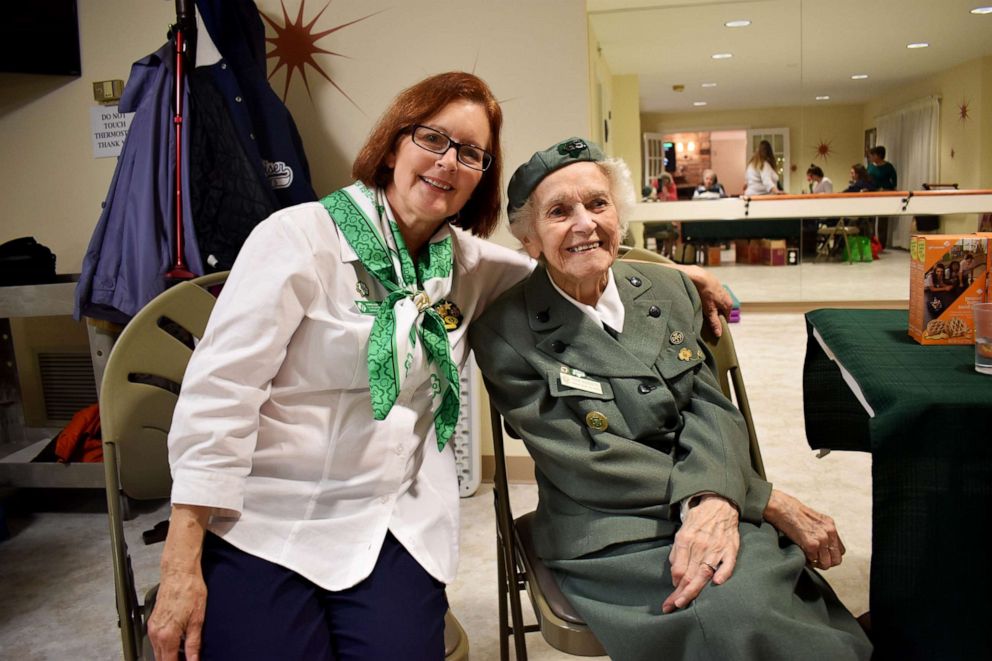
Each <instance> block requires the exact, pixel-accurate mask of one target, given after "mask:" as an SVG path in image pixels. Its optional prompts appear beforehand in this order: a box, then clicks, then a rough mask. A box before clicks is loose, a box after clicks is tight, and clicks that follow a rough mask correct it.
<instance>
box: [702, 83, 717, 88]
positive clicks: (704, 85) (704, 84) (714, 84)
mask: <svg viewBox="0 0 992 661" xmlns="http://www.w3.org/2000/svg"><path fill="white" fill-rule="evenodd" d="M700 87H716V83H703V84H702V85H700Z"/></svg>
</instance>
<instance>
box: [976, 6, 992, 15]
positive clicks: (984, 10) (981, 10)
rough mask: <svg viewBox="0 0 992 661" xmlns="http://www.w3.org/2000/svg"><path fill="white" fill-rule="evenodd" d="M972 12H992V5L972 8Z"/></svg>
mask: <svg viewBox="0 0 992 661" xmlns="http://www.w3.org/2000/svg"><path fill="white" fill-rule="evenodd" d="M971 13H972V14H992V7H975V8H974V9H972V10H971Z"/></svg>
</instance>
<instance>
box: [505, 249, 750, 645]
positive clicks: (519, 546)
mask: <svg viewBox="0 0 992 661" xmlns="http://www.w3.org/2000/svg"><path fill="white" fill-rule="evenodd" d="M622 259H624V260H627V261H662V260H659V259H658V255H656V254H654V253H651V252H649V251H642V250H640V249H636V248H635V249H630V250H629V251H624V256H623V257H622ZM721 322H722V325H723V334H722V335H721V336H720V338H717V337H716V336H715V335H713V333H712V331H710V330H709V327H708V326H707V325H705V324H704V326H703V342H704V343H705V344H706V346H707V347H708V348H709V350H710V351H711V352H712V353H713V357H714V359H715V362H716V368H717V369H716V372H717V378H718V380H719V382H720V388H721V389H722V390H723V394H724V395H726V396H727V397H728V398H730V399H732V400H733V401H734V402H735V403H736V404H737V407H738V409H740V411H741V414H742V415H743V416H744V420H745V422H746V423H747V431H748V440H749V445H750V454H751V465H752V466H753V467H754V469H755V471H757V473H758V474H759V475H760V476H761V477H762V478H764V477H765V468H764V462H763V461H762V459H761V449H760V448H759V447H758V437H757V434H756V433H755V429H754V422H753V421H752V420H751V408H750V406H749V404H748V399H747V391H746V390H745V388H744V378H743V376H742V374H741V369H740V363H739V362H738V361H737V351H736V349H735V348H734V340H733V338H732V337H731V335H730V328H729V326H728V325H727V320H726V319H724V318H723V317H721ZM489 406H490V414H491V421H492V433H493V454H494V455H495V467H496V471H495V475H494V476H493V499H494V501H495V506H496V556H497V574H498V586H499V630H500V659H501V661H508V659H509V653H510V651H509V639H510V638H511V637H512V638H513V643H514V651H515V653H516V658H517V660H518V661H526V659H527V642H526V638H525V636H526V634H527V633H529V632H532V631H540V632H541V635H543V636H544V639H545V640H546V641H547V642H548V644H549V645H551V646H552V647H554V648H555V649H558V650H560V651H562V652H566V653H568V654H574V655H577V656H601V655H603V654H605V653H606V652H605V651H604V650H603V646H602V645H601V644H600V642H599V641H598V640H597V639H596V637H595V635H593V633H592V631H591V630H590V629H589V627H588V626H587V625H586V623H585V622H584V621H583V619H582V618H581V617H580V616H579V615H578V613H576V612H575V609H574V608H573V607H572V605H571V604H570V603H568V599H566V597H565V595H564V594H562V592H561V590H559V588H558V583H557V581H555V579H554V576H553V575H552V573H551V570H550V569H548V568H547V566H545V564H544V563H543V562H542V561H541V559H540V558H539V557H538V556H537V553H536V552H535V550H534V544H533V537H532V533H531V530H532V526H533V517H534V513H533V512H529V513H527V514H524V515H523V516H521V517H519V518H517V519H514V518H513V512H512V508H511V506H510V498H509V488H508V484H507V477H506V459H505V457H504V454H503V430H504V423H503V420H502V417H501V416H500V414H499V411H497V410H496V407H495V406H493V405H492V403H490V405H489ZM505 429H506V432H507V433H508V434H510V435H511V436H513V437H515V438H516V437H517V436H516V434H515V432H513V430H512V429H510V428H508V427H506V428H505ZM524 589H526V590H527V593H528V594H529V595H530V600H531V605H532V607H533V609H534V614H535V616H536V617H537V624H531V625H525V624H524V620H523V613H522V608H521V602H520V591H521V590H524Z"/></svg>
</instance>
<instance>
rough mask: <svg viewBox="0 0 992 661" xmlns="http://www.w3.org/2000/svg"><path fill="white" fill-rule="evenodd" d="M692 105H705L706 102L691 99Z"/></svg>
mask: <svg viewBox="0 0 992 661" xmlns="http://www.w3.org/2000/svg"><path fill="white" fill-rule="evenodd" d="M692 105H694V106H705V105H706V102H705V101H693V102H692Z"/></svg>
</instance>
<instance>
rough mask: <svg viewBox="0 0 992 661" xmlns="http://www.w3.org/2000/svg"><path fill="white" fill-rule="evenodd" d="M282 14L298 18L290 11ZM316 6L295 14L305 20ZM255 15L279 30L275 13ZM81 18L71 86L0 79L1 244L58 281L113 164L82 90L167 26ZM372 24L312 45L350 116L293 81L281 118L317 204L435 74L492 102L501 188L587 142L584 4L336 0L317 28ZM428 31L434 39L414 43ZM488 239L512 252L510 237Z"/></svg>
mask: <svg viewBox="0 0 992 661" xmlns="http://www.w3.org/2000/svg"><path fill="white" fill-rule="evenodd" d="M284 1H285V5H286V9H287V11H288V13H289V14H290V16H291V17H295V15H296V11H297V8H298V7H299V5H300V0H284ZM324 4H326V3H309V2H308V3H305V7H306V9H307V14H306V15H305V16H304V18H305V19H311V18H313V17H314V16H315V15H316V13H317V12H318V11H320V10H321V9H322V8H323V6H324ZM258 5H259V7H260V9H261V10H262V11H263V12H265V13H267V14H268V15H269V16H272V17H274V18H276V19H277V21H278V22H281V21H282V18H281V16H282V9H281V7H280V1H279V0H259V1H258ZM78 7H79V27H80V42H81V50H82V64H83V74H82V76H81V77H79V78H64V77H59V78H53V77H45V76H32V75H4V76H0V88H2V89H3V94H2V95H0V143H2V144H3V145H4V154H5V158H4V159H3V160H2V162H0V200H2V202H0V205H2V206H0V214H2V217H3V232H2V233H0V240H3V239H6V238H13V237H17V236H22V235H34V236H35V237H37V239H38V240H39V241H41V242H42V243H44V244H46V245H48V246H49V247H50V248H52V250H53V251H54V252H55V253H56V255H57V256H58V270H59V272H62V273H71V272H78V270H79V267H80V264H81V263H82V256H83V253H84V251H85V249H86V246H87V244H88V243H89V239H90V235H91V234H92V231H93V228H94V226H95V224H96V222H97V219H98V218H99V215H100V204H101V202H102V200H103V198H104V196H105V195H106V193H107V189H108V186H109V184H110V180H111V177H112V175H113V171H114V166H115V161H116V159H113V158H104V159H94V158H93V156H92V152H91V147H90V136H89V109H90V107H91V106H93V105H95V104H94V101H93V97H92V86H91V83H92V82H94V81H99V80H108V79H114V78H119V79H123V80H126V79H127V76H128V72H129V70H130V66H131V63H132V62H133V61H135V60H137V59H139V58H140V57H142V56H144V55H146V54H148V53H150V52H152V51H154V50H156V49H157V48H158V47H159V46H160V45H161V44H162V43H163V42H164V41H165V34H166V31H167V30H168V26H169V24H170V22H171V21H174V16H173V13H172V12H173V11H174V3H172V2H167V1H165V0H79V5H78ZM377 12H378V13H377ZM369 15H371V16H370V17H369V18H367V19H365V20H363V21H360V22H358V23H355V24H354V25H350V26H347V27H345V28H343V29H341V30H339V31H337V32H334V33H333V34H332V35H330V36H328V37H326V38H325V39H324V40H322V41H321V42H320V45H321V46H322V47H324V48H326V49H327V50H331V51H334V52H337V53H340V54H342V55H344V56H345V57H332V56H321V55H318V56H317V61H318V62H319V63H320V64H322V65H323V66H324V67H325V70H326V71H327V72H328V74H329V75H330V77H331V78H332V79H333V80H334V81H335V83H337V84H338V85H339V86H340V87H341V88H342V89H344V90H345V91H346V92H347V93H348V95H349V96H350V97H351V98H352V99H353V100H354V102H355V103H354V104H352V103H351V102H350V101H348V99H346V98H345V97H344V96H343V95H342V94H341V93H340V92H338V91H337V90H336V89H335V88H334V87H333V86H332V85H331V84H330V83H328V82H327V81H326V80H324V78H323V77H321V76H320V75H319V74H317V73H316V72H314V71H313V70H312V69H310V70H308V72H307V73H308V80H309V82H310V89H311V91H312V93H313V96H312V98H311V97H309V96H308V95H307V91H306V89H305V88H304V87H303V85H302V84H300V80H299V77H298V75H297V77H296V79H294V81H293V83H292V86H291V88H290V92H289V96H288V99H287V105H288V107H289V109H290V111H291V112H292V113H293V116H294V118H295V120H296V122H297V124H298V125H299V128H300V133H301V135H302V136H303V140H304V145H305V147H306V151H307V155H308V157H309V160H310V165H311V170H312V173H313V181H314V187H315V188H316V190H317V191H318V193H323V192H327V191H329V190H331V189H333V188H335V187H337V186H340V185H342V184H345V183H347V182H348V181H349V180H350V174H349V173H350V169H351V168H350V164H351V160H352V158H353V157H354V154H355V153H357V150H358V149H359V147H360V146H361V143H362V141H363V139H364V137H365V135H366V134H367V132H368V130H369V128H370V127H371V125H372V123H373V122H374V121H375V119H376V118H377V117H378V115H379V113H380V112H381V111H382V110H383V108H384V106H385V105H386V104H387V103H388V101H389V100H390V99H391V98H392V97H393V96H394V95H395V94H396V92H398V91H399V90H400V89H401V88H403V87H405V86H407V85H410V84H412V83H414V82H416V81H417V80H419V79H421V78H423V77H424V76H427V75H429V74H432V73H437V72H441V71H447V70H452V69H463V70H468V71H474V72H476V73H478V74H479V75H480V76H482V77H483V78H484V79H486V81H487V82H488V83H489V84H490V85H491V86H492V88H493V90H494V92H495V93H496V95H497V97H498V98H499V99H501V101H503V109H504V113H505V124H504V149H505V152H504V153H505V162H506V168H507V170H508V172H507V173H506V175H505V176H506V177H509V173H510V172H512V170H513V168H515V167H516V166H517V165H519V164H520V163H521V162H523V161H524V160H525V159H526V158H528V157H529V156H530V154H531V153H532V152H533V151H535V150H536V149H540V148H543V147H546V146H547V144H550V143H551V141H553V140H555V139H556V138H558V137H560V136H561V135H563V134H584V133H585V131H586V130H587V128H588V126H589V111H588V108H589V105H588V93H587V86H588V82H587V81H588V79H589V67H588V55H587V48H586V39H585V30H586V15H585V2H583V0H555V1H554V2H545V1H542V2H531V1H529V0H498V1H485V0H436V1H433V2H427V1H426V0H404V2H401V3H396V2H388V1H387V0H335V2H333V3H332V4H330V5H328V7H327V9H326V10H325V11H324V13H323V15H322V16H321V17H320V19H319V20H318V23H317V27H318V28H323V29H329V28H332V27H335V26H338V25H341V24H343V23H347V22H349V21H354V20H355V19H359V18H361V17H363V16H369ZM438 18H442V19H443V20H442V25H443V26H445V27H444V33H443V34H442V35H439V36H434V37H431V38H430V39H425V38H423V37H422V36H420V35H422V34H424V31H425V30H426V29H427V24H428V22H431V21H436V20H437V19H438ZM121 26H126V29H121ZM538 64H539V66H537V65H538ZM272 66H273V65H272V64H271V63H270V67H272ZM284 80H285V78H284V73H283V71H280V72H279V73H277V74H276V75H275V77H274V78H273V79H272V85H273V87H274V88H275V89H276V91H277V92H278V93H279V94H281V93H282V90H283V84H284ZM356 106H357V107H356ZM497 240H499V241H500V242H504V243H507V244H510V245H515V242H514V241H513V240H512V238H510V237H509V235H508V233H504V234H501V235H500V236H499V237H498V239H497Z"/></svg>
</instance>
